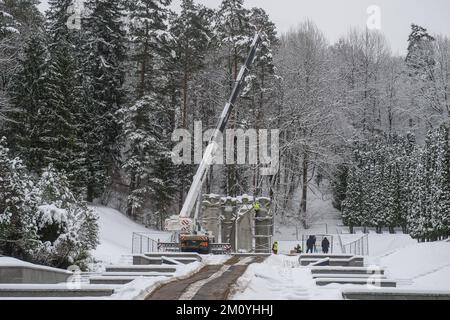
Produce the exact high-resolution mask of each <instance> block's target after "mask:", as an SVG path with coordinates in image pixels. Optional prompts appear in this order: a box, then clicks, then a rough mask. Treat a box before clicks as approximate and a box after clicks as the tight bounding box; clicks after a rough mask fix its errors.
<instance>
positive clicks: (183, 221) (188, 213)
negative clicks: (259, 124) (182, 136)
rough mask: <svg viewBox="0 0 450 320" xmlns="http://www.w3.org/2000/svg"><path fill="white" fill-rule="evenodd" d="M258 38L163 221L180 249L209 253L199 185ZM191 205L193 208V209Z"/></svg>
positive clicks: (255, 38) (201, 182)
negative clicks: (177, 206)
mask: <svg viewBox="0 0 450 320" xmlns="http://www.w3.org/2000/svg"><path fill="white" fill-rule="evenodd" d="M261 41H262V38H261V34H260V33H259V32H257V33H256V35H255V37H254V39H253V42H252V45H251V49H250V52H249V54H248V57H247V59H246V61H245V64H244V65H243V66H242V68H241V70H240V72H239V75H238V76H237V78H236V82H235V84H234V87H233V90H232V92H231V95H230V98H229V100H228V101H227V103H226V104H225V108H224V110H223V112H222V115H221V116H220V119H219V122H218V124H217V126H216V129H215V131H214V133H213V135H212V137H211V139H210V141H209V144H208V146H207V148H206V150H205V153H204V155H203V159H202V161H201V163H200V165H199V167H198V169H197V173H196V174H195V176H194V179H193V182H192V185H191V187H190V190H189V193H188V194H187V196H186V200H185V202H184V204H183V207H182V209H181V212H180V214H179V215H178V216H176V215H175V216H171V217H170V218H169V219H167V220H166V221H165V230H166V231H170V232H173V234H174V237H178V238H179V239H178V240H179V246H180V250H181V251H182V252H197V253H201V254H207V253H210V252H211V247H210V245H211V242H212V239H214V237H215V236H217V235H212V234H210V233H208V232H207V231H205V230H204V229H203V228H202V226H201V224H200V223H199V222H198V218H199V212H200V208H201V195H202V187H203V184H204V182H205V180H206V178H207V176H208V173H209V170H210V166H211V164H212V162H213V160H214V156H215V153H216V150H217V148H218V146H219V144H218V143H219V141H220V140H219V139H220V138H221V136H222V135H223V133H224V131H225V128H226V126H227V124H228V121H229V119H230V116H231V113H232V111H233V108H234V107H235V103H236V101H237V100H238V98H239V95H240V93H241V90H242V86H243V84H244V81H245V77H246V76H247V74H248V73H249V71H250V67H251V65H252V64H253V61H254V59H255V57H256V52H257V49H258V46H259V45H260V44H261ZM194 207H195V210H194Z"/></svg>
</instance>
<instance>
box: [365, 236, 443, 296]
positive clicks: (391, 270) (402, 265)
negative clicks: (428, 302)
mask: <svg viewBox="0 0 450 320" xmlns="http://www.w3.org/2000/svg"><path fill="white" fill-rule="evenodd" d="M375 260H377V261H374V262H378V263H379V265H380V266H382V267H384V268H386V273H387V275H388V277H390V278H394V279H398V280H400V281H399V286H407V287H409V288H411V289H424V290H447V291H450V243H449V242H445V241H443V242H434V243H420V244H417V243H416V244H415V245H411V246H408V247H405V248H402V249H399V250H396V251H394V252H392V253H390V254H387V255H385V256H381V257H378V258H376V259H375Z"/></svg>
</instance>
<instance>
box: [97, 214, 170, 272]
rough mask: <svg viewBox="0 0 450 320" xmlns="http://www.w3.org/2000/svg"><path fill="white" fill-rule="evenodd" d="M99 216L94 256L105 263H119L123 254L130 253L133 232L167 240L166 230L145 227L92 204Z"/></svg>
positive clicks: (168, 236)
mask: <svg viewBox="0 0 450 320" xmlns="http://www.w3.org/2000/svg"><path fill="white" fill-rule="evenodd" d="M90 208H91V209H93V210H95V212H96V213H97V214H98V216H99V218H100V219H99V227H100V245H99V246H98V247H97V249H96V250H95V251H94V257H95V258H96V259H97V260H99V261H102V262H105V263H114V264H115V263H119V262H120V261H121V259H122V256H124V255H131V251H132V236H133V232H141V233H146V234H149V236H150V237H151V238H153V239H155V240H158V239H161V241H167V240H168V239H169V238H170V234H169V233H167V232H161V231H155V230H151V229H147V228H145V227H144V226H142V225H140V224H138V223H136V222H134V221H132V220H130V219H128V218H127V217H126V216H125V215H123V214H122V213H120V212H119V211H117V210H114V209H111V208H106V207H100V206H92V207H90Z"/></svg>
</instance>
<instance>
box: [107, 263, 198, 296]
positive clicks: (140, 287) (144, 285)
mask: <svg viewBox="0 0 450 320" xmlns="http://www.w3.org/2000/svg"><path fill="white" fill-rule="evenodd" d="M204 266H205V264H204V263H201V262H193V263H190V264H188V265H180V266H177V267H176V268H177V271H176V272H175V273H174V275H173V277H170V278H167V277H151V278H144V277H141V278H138V279H136V280H134V281H132V282H130V283H128V284H126V285H124V286H122V287H121V288H120V289H117V290H116V293H115V294H114V295H112V296H111V299H112V300H144V299H145V297H147V296H148V295H150V294H151V293H152V292H153V291H154V290H156V289H157V288H159V287H160V286H162V285H164V284H167V283H169V282H172V281H178V280H182V279H186V278H189V277H191V276H192V275H194V274H195V273H197V272H198V271H200V270H201V269H202V268H203V267H204Z"/></svg>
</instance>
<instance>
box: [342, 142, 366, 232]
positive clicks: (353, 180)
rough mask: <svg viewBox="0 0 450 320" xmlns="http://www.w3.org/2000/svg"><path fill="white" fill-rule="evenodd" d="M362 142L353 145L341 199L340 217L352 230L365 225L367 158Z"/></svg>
mask: <svg viewBox="0 0 450 320" xmlns="http://www.w3.org/2000/svg"><path fill="white" fill-rule="evenodd" d="M365 149H366V146H365V144H364V143H361V142H356V143H355V144H354V145H353V157H352V160H353V163H352V164H351V165H350V168H349V169H348V173H347V174H348V177H347V188H346V197H345V200H344V201H342V219H343V221H344V224H345V225H347V226H348V227H349V228H350V231H351V232H353V228H354V227H357V226H362V225H365V223H366V221H367V218H366V210H367V209H366V197H367V196H366V192H365V191H366V190H367V188H368V178H367V170H368V167H367V160H366V153H367V151H366V150H365Z"/></svg>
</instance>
